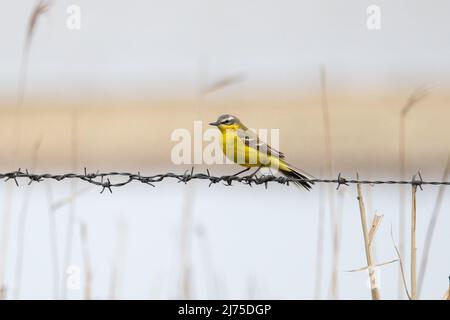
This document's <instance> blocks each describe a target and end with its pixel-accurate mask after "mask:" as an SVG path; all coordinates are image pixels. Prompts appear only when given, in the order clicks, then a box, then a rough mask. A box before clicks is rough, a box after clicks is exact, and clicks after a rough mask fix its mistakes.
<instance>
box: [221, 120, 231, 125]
mask: <svg viewBox="0 0 450 320" xmlns="http://www.w3.org/2000/svg"><path fill="white" fill-rule="evenodd" d="M222 123H223V124H226V125H229V124H232V121H231V120H225V121H224V122H222Z"/></svg>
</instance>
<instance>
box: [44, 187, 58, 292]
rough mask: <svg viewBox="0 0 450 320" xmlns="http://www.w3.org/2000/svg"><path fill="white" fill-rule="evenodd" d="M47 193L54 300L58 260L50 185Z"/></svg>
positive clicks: (56, 289) (56, 287)
mask: <svg viewBox="0 0 450 320" xmlns="http://www.w3.org/2000/svg"><path fill="white" fill-rule="evenodd" d="M46 187H47V189H46V191H47V203H48V204H47V207H48V225H49V236H50V254H51V264H52V267H53V295H54V299H58V297H59V258H58V240H57V239H58V237H57V229H56V221H55V211H56V210H55V208H53V207H52V203H53V193H52V189H51V185H50V183H47V184H46Z"/></svg>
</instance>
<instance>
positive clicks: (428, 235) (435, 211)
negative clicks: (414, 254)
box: [417, 154, 450, 296]
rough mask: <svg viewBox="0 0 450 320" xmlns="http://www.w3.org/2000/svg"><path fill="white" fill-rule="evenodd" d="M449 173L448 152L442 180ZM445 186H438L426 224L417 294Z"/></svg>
mask: <svg viewBox="0 0 450 320" xmlns="http://www.w3.org/2000/svg"><path fill="white" fill-rule="evenodd" d="M449 175H450V154H449V156H448V158H447V165H446V167H445V170H444V174H443V175H442V179H443V180H442V181H446V180H447V178H448V176H449ZM444 192H445V186H443V185H442V186H440V187H439V192H438V196H437V198H436V202H435V204H434V208H433V213H432V214H431V219H430V222H429V224H428V228H427V233H426V235H425V243H424V249H423V255H422V259H421V262H420V268H419V280H418V286H417V295H418V296H420V293H421V291H422V286H423V281H424V279H425V275H426V271H427V266H428V257H429V255H430V249H431V243H432V241H433V235H434V229H435V227H436V223H437V220H438V217H439V213H440V211H441V206H442V200H443V199H444Z"/></svg>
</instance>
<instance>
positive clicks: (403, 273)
mask: <svg viewBox="0 0 450 320" xmlns="http://www.w3.org/2000/svg"><path fill="white" fill-rule="evenodd" d="M391 239H392V244H393V245H394V249H395V252H396V253H397V257H398V261H399V263H400V276H401V277H400V280H402V284H403V289H404V290H405V293H406V296H407V297H408V299H409V300H411V295H410V294H409V291H408V285H407V284H406V276H405V268H404V267H403V260H402V256H401V254H400V251H399V250H398V248H397V245H396V244H395V241H394V234H393V233H392V227H391Z"/></svg>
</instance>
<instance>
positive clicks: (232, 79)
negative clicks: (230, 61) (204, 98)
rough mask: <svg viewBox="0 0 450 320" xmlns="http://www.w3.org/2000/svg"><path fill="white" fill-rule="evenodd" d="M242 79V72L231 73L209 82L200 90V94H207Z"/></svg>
mask: <svg viewBox="0 0 450 320" xmlns="http://www.w3.org/2000/svg"><path fill="white" fill-rule="evenodd" d="M243 80H244V76H243V75H242V74H233V75H230V76H228V77H224V78H222V79H220V80H218V81H215V82H213V83H211V84H208V85H207V86H206V87H205V88H203V89H202V90H201V92H200V94H201V95H207V94H210V93H213V92H216V91H219V90H221V89H223V88H226V87H229V86H231V85H234V84H237V83H239V82H241V81H243Z"/></svg>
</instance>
